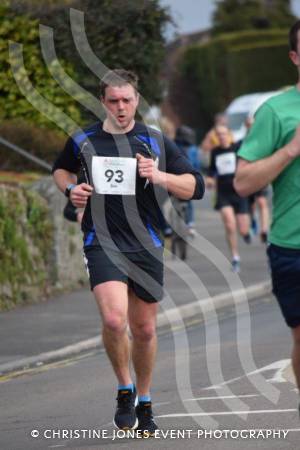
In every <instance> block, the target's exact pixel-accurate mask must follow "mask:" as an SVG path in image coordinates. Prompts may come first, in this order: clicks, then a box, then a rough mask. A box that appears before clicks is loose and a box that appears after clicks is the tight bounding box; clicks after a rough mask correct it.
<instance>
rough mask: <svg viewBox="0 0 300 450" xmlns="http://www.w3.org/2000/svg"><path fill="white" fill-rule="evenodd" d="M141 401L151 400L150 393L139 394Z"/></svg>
mask: <svg viewBox="0 0 300 450" xmlns="http://www.w3.org/2000/svg"><path fill="white" fill-rule="evenodd" d="M141 402H151V396H150V395H139V403H141Z"/></svg>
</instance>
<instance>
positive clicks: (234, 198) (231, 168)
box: [206, 125, 251, 273]
mask: <svg viewBox="0 0 300 450" xmlns="http://www.w3.org/2000/svg"><path fill="white" fill-rule="evenodd" d="M215 130H216V136H217V137H218V140H219V142H220V145H219V146H218V147H215V148H214V149H213V150H212V152H211V161H210V166H209V169H208V177H207V179H206V184H207V186H208V187H213V186H214V178H215V179H216V183H217V186H216V194H217V201H216V206H215V208H216V209H217V210H218V211H220V214H221V218H222V221H223V224H224V228H225V233H226V238H227V242H228V246H229V249H230V252H231V257H232V270H233V272H236V273H237V272H239V271H240V256H239V251H238V235H237V228H238V230H239V232H240V234H241V236H242V237H243V239H244V240H245V242H246V243H248V244H249V243H250V242H251V238H250V234H249V215H248V201H247V200H246V199H244V198H242V197H240V196H239V195H238V194H237V192H236V191H235V189H234V187H233V178H234V175H235V170H236V159H237V156H236V154H237V151H238V148H239V144H238V143H237V144H232V142H231V135H230V131H229V129H228V128H227V127H225V126H223V125H218V126H217V127H216V129H215Z"/></svg>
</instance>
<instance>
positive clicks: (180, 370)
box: [0, 296, 300, 450]
mask: <svg viewBox="0 0 300 450" xmlns="http://www.w3.org/2000/svg"><path fill="white" fill-rule="evenodd" d="M250 311H251V314H249V313H248V312H247V307H246V306H245V308H244V310H243V311H242V312H241V313H240V314H239V316H238V317H236V314H235V313H234V310H233V309H232V308H231V307H229V308H227V309H226V310H223V311H222V312H219V313H218V322H215V321H210V322H209V323H203V322H202V323H196V322H194V323H193V321H192V320H190V322H189V323H188V324H186V327H185V328H178V329H177V330H175V331H173V333H170V332H164V333H165V334H161V335H160V336H159V352H158V357H157V365H156V370H155V376H154V383H153V391H152V395H153V401H154V413H155V416H156V421H157V423H158V424H159V426H160V427H161V431H160V432H159V434H158V436H157V438H151V439H143V440H141V439H132V438H121V437H120V436H118V435H117V436H115V435H114V431H113V430H114V428H113V425H112V417H113V413H114V404H115V401H114V398H115V395H116V392H115V381H114V378H113V376H112V371H111V368H110V365H109V362H108V360H107V357H106V355H105V354H104V353H103V351H99V350H97V351H94V352H90V353H88V354H81V355H78V356H76V357H74V358H73V359H69V360H65V361H60V362H56V363H53V364H52V365H51V364H50V365H45V366H42V367H40V368H35V369H33V370H32V371H28V372H27V373H26V372H25V373H24V372H23V373H22V374H20V375H19V376H15V375H16V374H10V375H8V376H7V377H2V378H1V381H2V382H1V383H0V398H1V412H0V429H1V436H0V448H1V449H5V450H21V449H22V450H44V449H52V448H62V449H64V448H65V449H73V450H75V449H76V450H95V449H107V450H110V449H115V448H121V449H142V450H144V449H145V450H148V449H149V450H150V449H156V448H157V449H164V450H165V449H169V448H170V449H171V448H172V449H178V450H179V449H180V450H181V449H183V448H184V449H185V450H189V449H198V448H201V449H203V450H206V449H210V450H214V449H222V450H227V449H228V450H229V449H230V450H235V449H239V450H240V449H241V448H243V450H244V449H245V450H248V449H252V448H256V447H257V446H258V445H259V448H260V449H262V450H264V449H270V450H271V449H272V450H273V449H290V450H295V449H297V448H299V431H300V426H299V417H298V412H297V406H298V394H297V393H296V390H295V386H294V385H293V384H292V383H291V382H290V381H287V380H290V376H289V375H288V371H289V368H288V367H289V355H290V332H289V330H288V329H287V328H286V326H285V324H284V322H283V319H282V318H281V315H280V312H279V309H278V307H277V304H276V302H275V300H274V299H273V298H272V297H270V296H268V297H264V298H263V299H260V300H256V301H253V302H252V303H251V305H250ZM250 318H251V320H250ZM250 331H251V334H252V337H250ZM237 335H238V339H237ZM219 350H220V352H219ZM252 358H253V359H252ZM252 372H254V373H252ZM249 373H252V374H251V375H249ZM247 374H248V376H247ZM223 380H224V382H223ZM222 383H223V384H222ZM212 385H213V387H212ZM247 410H248V414H246V412H247ZM32 430H36V431H35V433H36V434H38V433H39V436H38V437H31V436H30V433H31V431H32ZM53 430H54V431H53ZM62 430H67V431H65V433H67V434H66V435H65V438H63V435H62ZM75 430H79V431H78V434H79V436H78V437H77V436H76V433H75ZM84 430H86V431H84ZM178 430H181V435H179V434H178ZM218 430H219V431H218ZM220 430H221V431H220ZM222 430H223V431H222ZM224 430H225V431H224ZM226 430H227V431H226ZM241 430H244V431H243V432H241ZM250 431H251V433H252V434H251V436H250ZM55 432H56V434H55ZM72 433H73V436H71V434H72ZM74 433H75V434H74ZM92 433H100V434H101V436H102V437H101V438H97V436H96V435H94V437H93V436H92ZM163 433H164V434H163ZM205 433H206V435H205ZM214 433H215V434H214ZM220 433H221V435H220ZM241 433H242V434H241ZM89 434H90V435H89ZM114 436H115V439H113V437H114Z"/></svg>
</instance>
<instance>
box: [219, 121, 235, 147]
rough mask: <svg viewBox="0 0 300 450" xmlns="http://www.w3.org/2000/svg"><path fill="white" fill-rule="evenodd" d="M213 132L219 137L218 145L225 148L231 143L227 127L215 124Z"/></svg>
mask: <svg viewBox="0 0 300 450" xmlns="http://www.w3.org/2000/svg"><path fill="white" fill-rule="evenodd" d="M215 132H216V135H217V138H218V139H219V142H220V147H222V148H227V147H229V146H230V145H231V143H232V139H231V134H230V131H229V128H227V127H225V126H224V125H217V126H216V127H215Z"/></svg>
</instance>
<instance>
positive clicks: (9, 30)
mask: <svg viewBox="0 0 300 450" xmlns="http://www.w3.org/2000/svg"><path fill="white" fill-rule="evenodd" d="M0 15H1V17H3V18H4V19H3V20H2V22H1V27H0V65H1V72H0V119H1V121H3V120H7V119H17V118H22V119H23V120H25V121H28V122H31V123H33V124H36V125H39V126H42V127H43V126H44V127H48V128H49V127H52V128H53V127H54V128H55V127H56V125H55V124H54V123H52V122H51V121H50V120H49V119H47V118H46V117H45V116H44V115H42V114H41V113H40V112H39V111H37V110H36V109H35V108H34V107H33V106H32V105H31V104H30V103H29V101H28V100H27V99H26V97H25V96H24V95H23V94H22V92H21V91H20V89H19V87H18V84H17V83H16V81H15V78H14V76H13V73H12V70H11V64H10V63H11V61H10V60H9V46H8V44H9V41H12V42H17V43H20V44H22V45H23V57H24V67H25V71H24V69H23V68H22V67H19V68H18V70H17V75H18V76H19V77H23V80H25V79H26V78H28V79H29V80H30V82H31V84H32V85H33V87H34V88H35V89H36V90H37V91H38V92H39V93H40V94H41V95H42V96H43V97H44V98H46V99H47V100H48V101H49V104H51V105H54V106H56V107H58V108H59V109H60V110H62V111H63V112H64V113H66V115H68V116H69V117H70V118H72V119H73V120H74V121H75V122H77V123H80V122H81V119H80V112H79V109H78V106H77V104H76V102H75V101H74V100H73V98H72V97H70V96H69V95H67V94H66V93H65V92H64V91H63V90H62V89H61V88H60V87H59V86H58V85H57V83H56V81H55V80H54V79H53V78H52V76H51V75H50V74H49V72H48V69H47V67H46V66H45V64H43V60H42V57H41V54H40V48H39V32H38V23H37V21H36V20H32V19H29V18H28V17H26V16H23V15H18V16H15V15H14V14H13V13H12V12H11V11H9V10H8V8H7V7H6V6H5V4H4V5H1V6H0ZM60 62H61V63H62V65H63V67H64V68H65V70H66V71H67V72H68V73H69V74H70V76H71V77H75V76H76V75H75V72H74V70H73V68H72V66H71V65H70V64H69V63H66V62H64V61H60ZM58 120H61V119H58ZM61 125H62V126H63V127H64V128H65V129H67V130H68V131H70V127H69V126H68V123H67V121H66V123H64V122H61Z"/></svg>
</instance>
